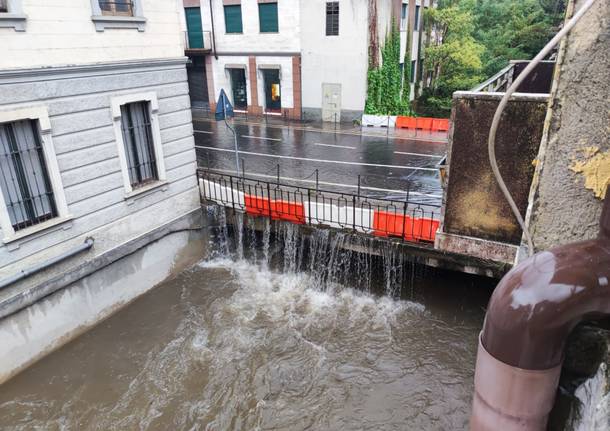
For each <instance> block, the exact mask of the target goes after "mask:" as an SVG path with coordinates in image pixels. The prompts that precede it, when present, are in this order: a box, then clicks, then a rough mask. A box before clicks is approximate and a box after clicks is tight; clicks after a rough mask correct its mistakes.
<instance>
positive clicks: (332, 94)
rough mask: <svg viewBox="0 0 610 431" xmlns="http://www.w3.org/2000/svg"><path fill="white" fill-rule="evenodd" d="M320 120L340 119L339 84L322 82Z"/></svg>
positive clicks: (333, 121) (332, 120)
mask: <svg viewBox="0 0 610 431" xmlns="http://www.w3.org/2000/svg"><path fill="white" fill-rule="evenodd" d="M322 121H329V122H332V123H338V122H340V121H341V84H325V83H324V84H322Z"/></svg>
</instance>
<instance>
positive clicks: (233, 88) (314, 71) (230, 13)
mask: <svg viewBox="0 0 610 431" xmlns="http://www.w3.org/2000/svg"><path fill="white" fill-rule="evenodd" d="M371 3H373V2H367V1H363V0H339V1H326V0H207V1H201V0H184V7H185V17H186V23H187V27H188V31H187V34H186V36H185V40H187V41H188V42H189V47H188V49H187V51H186V54H187V55H188V56H189V58H190V62H189V85H190V88H191V102H192V104H193V106H209V107H210V108H211V109H212V110H213V109H214V107H215V101H216V100H218V97H219V95H220V90H221V89H224V90H225V92H226V93H227V95H228V97H229V98H230V99H231V102H232V103H233V105H234V107H235V108H236V109H237V111H241V112H247V113H248V114H250V115H261V114H266V115H279V116H283V117H285V118H289V119H311V120H324V121H334V122H336V121H351V120H354V119H359V118H360V117H361V115H362V112H363V110H364V104H365V100H366V86H367V85H366V84H367V71H368V68H369V45H370V39H371V32H375V31H376V33H377V35H376V37H377V39H378V40H379V43H380V45H381V44H383V41H384V40H385V37H386V35H387V34H388V32H389V31H390V28H391V25H392V23H394V25H396V26H397V27H399V29H400V32H401V62H402V63H404V61H405V60H404V59H405V58H406V57H407V56H408V55H409V56H410V58H412V59H414V60H413V61H411V60H407V62H408V63H409V64H408V65H407V67H412V68H414V72H413V73H412V74H411V77H412V82H411V83H406V85H411V86H412V87H413V91H412V92H411V94H412V95H414V94H415V87H416V86H415V82H416V81H417V80H419V79H421V75H422V74H423V73H422V66H421V65H422V64H423V43H424V42H423V41H424V38H422V37H420V34H422V33H423V31H422V29H423V9H424V8H425V7H428V6H429V5H430V0H417V1H416V2H415V1H413V2H411V4H409V3H407V2H403V1H401V0H377V1H376V3H375V10H374V12H371V11H370V9H371ZM371 14H374V15H371ZM372 16H376V19H374V18H372ZM372 21H374V23H373V22H372ZM407 45H409V46H410V47H411V49H410V50H407ZM407 54H408V55H407Z"/></svg>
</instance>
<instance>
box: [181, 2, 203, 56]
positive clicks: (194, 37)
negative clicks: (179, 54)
mask: <svg viewBox="0 0 610 431" xmlns="http://www.w3.org/2000/svg"><path fill="white" fill-rule="evenodd" d="M184 11H185V13H186V28H187V29H188V37H189V48H191V49H197V48H203V26H202V24H201V10H200V9H199V8H198V7H188V8H185V9H184Z"/></svg>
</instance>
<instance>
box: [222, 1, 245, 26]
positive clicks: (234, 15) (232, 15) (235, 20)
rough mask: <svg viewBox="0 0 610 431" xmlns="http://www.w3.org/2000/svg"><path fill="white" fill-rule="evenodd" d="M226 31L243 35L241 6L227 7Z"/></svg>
mask: <svg viewBox="0 0 610 431" xmlns="http://www.w3.org/2000/svg"><path fill="white" fill-rule="evenodd" d="M224 8H225V29H226V31H227V33H243V31H244V29H243V27H242V24H241V5H231V6H225V7H224Z"/></svg>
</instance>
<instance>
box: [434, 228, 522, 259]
mask: <svg viewBox="0 0 610 431" xmlns="http://www.w3.org/2000/svg"><path fill="white" fill-rule="evenodd" d="M434 247H435V248H436V249H438V250H441V251H446V252H450V253H458V254H464V255H468V256H471V257H474V258H479V259H486V260H492V261H495V262H500V263H504V264H508V265H512V264H513V263H514V262H515V258H516V256H517V251H518V249H519V247H518V246H516V245H513V244H506V243H502V242H496V241H489V240H485V239H480V238H473V237H470V236H463V235H453V234H449V233H444V232H437V233H436V240H435V243H434Z"/></svg>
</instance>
